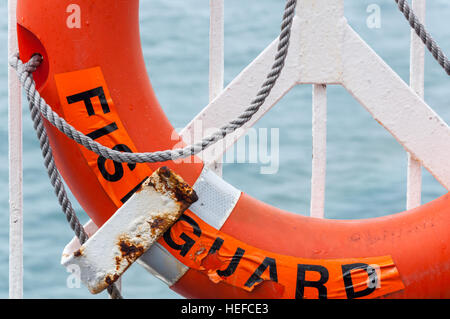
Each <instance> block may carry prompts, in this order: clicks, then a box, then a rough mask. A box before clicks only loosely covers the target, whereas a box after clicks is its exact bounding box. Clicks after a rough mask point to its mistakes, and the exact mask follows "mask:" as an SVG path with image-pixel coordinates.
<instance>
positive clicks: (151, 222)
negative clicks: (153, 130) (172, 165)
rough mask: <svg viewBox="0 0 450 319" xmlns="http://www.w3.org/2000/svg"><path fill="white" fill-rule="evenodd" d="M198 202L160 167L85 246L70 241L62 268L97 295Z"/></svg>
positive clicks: (168, 171) (171, 175)
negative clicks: (76, 273)
mask: <svg viewBox="0 0 450 319" xmlns="http://www.w3.org/2000/svg"><path fill="white" fill-rule="evenodd" d="M197 199H198V197H197V195H196V193H195V191H194V190H193V189H192V188H191V187H190V186H189V185H188V184H186V183H185V182H184V181H183V179H182V178H181V177H180V176H178V175H177V174H175V173H174V172H173V171H171V170H170V169H168V168H166V167H161V168H159V169H158V170H157V171H155V172H154V173H153V174H152V175H151V176H150V177H149V178H148V179H147V180H146V181H145V182H144V183H143V184H142V186H141V188H140V189H139V190H138V191H137V192H136V193H135V194H134V195H133V196H132V197H131V198H130V199H129V200H128V201H127V202H126V203H125V204H124V205H123V206H122V207H121V208H120V209H119V210H117V212H116V213H115V214H114V215H113V216H112V217H111V218H110V219H109V220H108V221H107V222H106V223H105V224H104V225H103V226H102V227H101V228H100V229H99V230H97V231H96V232H95V234H93V236H92V237H90V238H89V240H88V241H87V242H86V243H85V244H84V245H82V246H81V247H80V243H79V242H78V240H77V239H74V240H72V242H71V243H69V244H68V245H67V246H66V248H65V249H64V252H63V256H62V260H61V263H62V264H63V265H64V266H66V267H68V268H69V267H70V268H72V267H73V266H74V265H76V266H78V267H79V268H80V269H79V270H80V277H81V278H80V279H81V281H82V282H83V283H84V284H85V285H86V286H87V287H88V289H89V290H90V291H91V293H93V294H97V293H99V292H101V291H103V290H104V289H105V288H107V287H108V286H109V285H111V284H112V283H113V282H115V281H116V280H117V279H119V278H120V276H121V275H122V274H123V273H124V272H125V271H126V270H127V269H128V268H129V267H130V266H131V265H132V264H133V263H134V262H135V261H136V260H137V259H138V258H139V257H140V256H141V255H142V254H144V253H145V252H146V251H147V250H148V249H149V248H150V247H151V246H152V245H153V244H154V243H155V242H156V241H157V240H158V239H159V238H160V237H161V236H162V235H163V234H164V232H165V231H167V230H168V229H169V228H170V226H171V225H173V224H174V223H175V222H176V221H177V220H178V218H179V217H180V216H181V214H182V213H183V212H184V211H185V210H186V209H187V208H188V207H189V206H190V205H191V204H192V203H194V202H195V201H197ZM87 231H88V232H89V230H87ZM72 269H73V268H72Z"/></svg>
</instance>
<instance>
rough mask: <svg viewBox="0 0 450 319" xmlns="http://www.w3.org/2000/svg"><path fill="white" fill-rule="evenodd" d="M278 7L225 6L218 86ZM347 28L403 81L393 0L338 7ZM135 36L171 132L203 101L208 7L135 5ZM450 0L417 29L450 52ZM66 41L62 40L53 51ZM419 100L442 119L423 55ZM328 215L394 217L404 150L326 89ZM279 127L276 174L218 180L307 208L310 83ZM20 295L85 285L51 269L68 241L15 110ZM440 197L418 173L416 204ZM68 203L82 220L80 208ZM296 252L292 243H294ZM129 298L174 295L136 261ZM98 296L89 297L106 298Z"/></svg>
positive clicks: (82, 293) (339, 91)
mask: <svg viewBox="0 0 450 319" xmlns="http://www.w3.org/2000/svg"><path fill="white" fill-rule="evenodd" d="M370 4H376V5H379V7H380V8H381V28H379V29H377V28H375V29H371V28H369V27H368V26H367V24H366V19H367V17H368V16H369V13H367V12H366V9H367V7H368V6H369V5H370ZM283 6H284V1H282V0H258V1H257V0H245V1H242V0H226V1H225V83H226V84H227V83H229V82H230V81H231V80H232V79H233V78H234V77H235V76H236V75H238V74H239V72H240V71H241V70H242V69H243V68H244V67H245V66H246V65H247V64H248V63H250V62H251V61H252V60H253V59H254V58H255V57H256V56H257V55H258V54H259V53H260V52H261V50H263V49H264V48H265V47H266V46H267V45H268V44H269V43H270V42H271V41H272V40H273V39H275V38H276V37H277V35H278V32H279V24H280V20H281V16H282V12H283ZM345 9H346V17H347V18H348V20H349V23H350V25H351V26H352V27H353V28H354V29H355V30H356V31H357V32H358V33H359V34H360V35H361V36H362V38H363V39H364V40H366V41H367V42H368V43H369V44H370V45H371V46H372V47H373V49H374V50H375V51H376V52H377V53H378V54H379V55H380V56H381V57H382V58H383V59H385V61H386V62H387V63H388V64H389V65H390V66H391V67H392V68H393V69H394V70H395V71H396V72H398V74H399V75H400V76H401V77H402V78H403V80H405V81H406V82H408V81H409V56H410V54H409V39H410V28H409V26H408V24H407V23H406V20H405V19H404V18H403V16H402V15H401V14H400V13H399V12H398V10H397V8H396V5H395V2H394V0H379V1H375V0H347V1H346V6H345ZM0 16H1V17H2V19H1V20H0V43H2V45H0V55H1V57H2V59H0V105H1V108H0V121H1V122H0V141H1V143H0V183H1V185H0V187H1V190H2V191H1V192H0V210H1V211H2V212H3V213H2V214H0V225H1V226H0V242H1V243H2V245H0V298H6V297H7V296H8V231H9V226H8V225H9V217H8V139H7V134H8V132H7V114H8V110H7V1H1V2H0ZM140 18H141V36H142V44H143V50H144V55H145V59H146V63H147V71H148V72H149V74H150V77H151V79H152V84H153V86H154V89H155V91H156V92H157V95H158V98H159V100H160V102H161V104H162V106H163V108H164V110H165V112H166V113H167V115H168V117H169V119H170V120H171V122H172V123H173V125H174V127H183V126H185V125H186V124H187V123H188V122H189V121H190V119H191V118H192V117H193V116H194V115H195V114H197V113H198V112H199V111H200V110H201V109H202V108H203V107H204V106H205V105H207V102H208V48H209V38H208V33H209V27H208V26H209V1H207V0H171V1H164V0H145V1H141V14H140ZM449 18H450V1H448V0H432V1H428V11H427V25H428V27H429V30H430V31H431V32H432V34H433V35H434V37H435V38H436V40H437V42H438V43H440V45H441V46H442V47H443V49H444V50H445V51H446V52H447V53H449V52H450V28H449V22H448V19H449ZM63 45H64V44H63V43H62V44H61V46H63ZM425 81H426V84H425V85H426V90H425V94H426V98H425V99H426V101H427V102H428V103H429V104H430V105H431V106H432V107H433V108H434V109H435V110H436V111H437V112H438V113H439V114H440V116H441V117H442V118H443V119H444V120H445V121H447V123H448V122H450V107H449V106H450V105H449V102H448V101H449V98H450V91H449V87H450V80H449V79H448V77H447V76H446V75H445V73H444V72H443V71H442V69H441V68H440V67H439V66H438V65H437V64H436V63H435V61H434V60H432V58H431V56H430V54H428V53H427V55H426V76H425ZM328 101H329V106H328V112H329V118H328V143H329V144H328V175H327V189H326V217H327V218H343V219H353V218H367V217H376V216H382V215H386V214H393V213H396V212H400V211H403V210H404V208H405V202H406V195H405V194H406V154H405V152H404V150H403V149H402V147H401V146H400V145H399V144H398V143H397V142H396V141H395V140H394V139H393V138H392V137H391V136H390V135H389V133H387V132H386V131H385V130H384V129H383V128H382V127H381V126H380V125H379V124H378V123H377V122H376V121H374V120H373V118H371V116H370V115H369V113H368V112H366V111H365V109H364V108H363V107H361V106H360V105H359V104H358V103H357V102H356V101H355V100H353V99H352V97H351V96H350V95H349V94H348V93H347V92H346V91H345V90H344V89H343V88H342V87H338V86H330V87H329V90H328ZM257 127H261V128H279V129H280V169H279V171H278V173H277V174H274V175H261V174H260V173H259V169H260V165H258V164H225V167H224V177H225V179H226V180H227V181H228V182H230V183H232V184H233V185H235V186H236V187H237V188H239V189H242V190H243V191H245V192H247V193H249V194H250V195H252V196H255V197H257V198H259V199H262V200H264V201H266V202H268V203H270V204H273V205H275V206H278V207H280V208H283V209H286V210H290V211H294V212H297V213H301V214H305V213H306V212H308V210H309V194H310V175H311V86H310V85H304V86H298V87H295V88H294V89H293V90H292V91H291V92H290V93H288V94H287V96H285V97H284V99H283V100H282V101H281V102H280V103H279V104H278V105H277V106H276V107H274V108H273V109H272V110H271V111H270V112H269V113H268V115H267V116H266V117H264V118H263V119H262V120H261V121H260V122H259V123H258V125H257ZM23 164H24V264H25V266H24V274H25V275H24V296H25V298H91V295H90V294H89V293H88V292H87V290H86V289H85V288H84V287H81V288H79V289H76V288H75V289H69V288H67V285H66V280H67V277H68V275H69V274H68V273H67V272H66V271H65V269H64V268H63V267H62V266H61V265H60V256H61V251H62V249H63V247H64V246H65V244H66V243H67V242H68V241H69V240H70V239H71V238H72V233H71V231H70V229H69V227H68V225H67V223H66V221H65V218H64V217H63V216H62V214H61V212H60V209H59V206H58V204H57V201H56V199H55V197H54V194H53V191H52V189H51V187H50V184H49V182H48V178H47V175H46V172H45V170H44V167H43V163H42V158H41V155H40V150H39V147H38V143H37V141H36V138H35V133H34V131H33V129H32V126H31V122H30V120H29V113H28V109H27V107H26V105H24V162H23ZM444 193H445V190H444V188H443V187H442V186H440V185H439V184H438V183H437V182H436V181H435V180H434V179H433V177H431V175H430V174H429V173H428V172H426V171H424V177H423V202H428V201H430V200H433V199H435V198H436V197H438V196H440V195H443V194H444ZM75 208H76V210H77V211H78V212H79V214H80V215H81V216H82V221H83V222H85V221H86V220H87V218H86V217H85V214H84V213H83V212H82V210H81V208H80V207H79V205H78V204H76V203H75ZM298 244H299V245H301V244H302V243H298ZM123 293H124V296H125V297H128V298H180V296H178V295H177V294H176V293H174V292H172V291H171V290H170V289H168V288H167V286H166V285H165V284H163V283H162V282H160V281H159V280H158V279H156V278H154V277H152V276H151V275H150V274H148V273H146V271H145V270H143V269H142V268H141V267H140V266H139V265H134V266H133V267H131V268H130V270H129V271H128V272H127V273H126V275H125V276H124V278H123ZM105 297H106V295H105V294H104V293H103V294H100V295H98V296H95V298H105Z"/></svg>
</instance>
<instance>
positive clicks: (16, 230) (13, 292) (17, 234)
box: [8, 0, 23, 299]
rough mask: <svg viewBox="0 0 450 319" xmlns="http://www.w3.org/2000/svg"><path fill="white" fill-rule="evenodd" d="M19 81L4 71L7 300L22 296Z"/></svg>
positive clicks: (12, 11) (11, 19) (11, 30)
mask: <svg viewBox="0 0 450 319" xmlns="http://www.w3.org/2000/svg"><path fill="white" fill-rule="evenodd" d="M16 5H17V0H8V55H11V54H14V53H16V52H17V51H18V49H17V32H16V25H17V24H16ZM20 92H21V90H20V84H19V79H18V78H17V76H16V73H15V71H14V70H13V69H12V68H8V105H9V113H8V133H9V138H8V143H9V144H8V145H9V214H10V217H9V218H10V224H9V225H10V227H9V297H10V298H12V299H19V298H22V297H23V288H22V286H23V284H22V281H23V196H22V194H23V193H22V174H23V168H22V102H21V93H20Z"/></svg>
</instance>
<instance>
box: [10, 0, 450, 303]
mask: <svg viewBox="0 0 450 319" xmlns="http://www.w3.org/2000/svg"><path fill="white" fill-rule="evenodd" d="M16 1H17V0H9V1H8V7H9V19H8V22H9V23H8V25H9V30H8V32H9V49H8V52H9V54H12V53H14V52H16V51H17V39H16V21H15V17H16V15H15V7H16ZM343 3H344V0H331V1H330V0H299V3H298V5H297V15H296V17H295V19H294V25H293V29H292V36H291V47H290V51H289V56H288V58H287V61H286V67H285V69H284V71H283V73H282V74H281V76H280V78H279V79H278V82H277V84H276V85H275V87H274V89H273V90H272V94H271V95H270V96H269V97H268V98H267V100H266V103H265V104H264V105H263V106H262V107H261V110H260V111H259V112H258V113H257V114H256V115H255V116H254V117H253V118H252V119H251V120H250V121H249V122H248V123H247V124H246V125H245V126H244V130H239V131H237V132H235V133H234V134H232V136H231V137H229V138H227V143H226V144H225V145H221V144H220V143H218V144H217V145H215V146H213V147H214V148H216V149H215V150H214V151H213V152H211V154H214V156H212V157H207V156H206V157H204V160H205V161H206V163H207V164H208V165H210V166H211V167H213V169H214V170H215V171H216V172H217V173H218V174H221V171H222V169H221V164H220V163H221V158H222V156H223V154H224V152H225V151H226V149H227V148H228V147H230V146H231V145H232V144H233V143H234V142H235V141H236V140H237V139H238V138H240V137H242V136H243V135H244V134H245V133H246V130H248V129H249V128H250V127H251V126H253V125H254V124H255V123H256V122H257V121H258V120H259V119H260V118H261V117H262V116H263V115H264V114H265V113H266V112H267V111H268V110H269V109H270V108H271V107H272V106H273V105H274V104H276V103H277V101H278V100H279V99H281V98H282V97H283V96H284V95H285V94H286V93H287V92H288V91H289V90H290V89H291V88H292V87H294V86H295V85H298V84H313V119H312V121H313V126H312V130H313V132H312V137H313V161H312V178H311V212H310V214H311V216H314V217H318V218H323V217H324V203H325V185H326V148H327V147H326V146H327V140H326V136H327V98H326V85H327V84H342V85H343V86H344V87H345V88H346V89H347V90H348V91H349V92H350V93H351V94H353V96H354V97H355V98H356V99H357V100H358V101H359V102H360V103H361V104H362V105H363V106H364V107H365V108H367V109H368V111H369V112H370V113H371V114H372V115H373V116H374V117H375V118H376V119H377V120H378V121H379V122H380V123H381V124H382V125H383V126H384V127H385V128H386V129H387V130H388V131H389V132H390V133H391V134H392V135H393V136H394V137H395V138H396V139H397V140H398V141H399V142H400V143H401V144H402V145H403V146H404V147H405V149H406V150H407V151H409V152H410V153H409V154H414V155H409V163H408V194H407V198H408V201H407V207H408V208H412V207H416V206H418V205H420V193H421V172H420V171H421V165H420V163H419V160H416V159H420V162H421V163H423V165H424V166H425V168H427V169H428V170H429V171H430V172H431V173H432V174H433V176H435V177H436V179H437V180H438V181H439V182H440V183H441V184H442V185H444V187H446V188H447V189H449V188H450V169H449V168H445V167H444V166H445V165H443V164H442V163H446V162H447V159H448V158H449V157H450V154H449V152H450V138H449V136H450V134H449V128H448V126H447V124H446V123H445V122H442V120H440V118H439V117H438V116H437V115H436V114H435V113H434V112H433V111H432V110H431V108H429V107H428V105H426V103H425V102H424V101H423V99H421V98H419V96H420V97H423V78H424V67H423V65H424V62H423V61H424V48H423V44H422V43H421V42H420V40H419V39H418V37H417V36H416V35H415V33H413V32H412V36H411V39H412V40H411V88H408V87H407V86H406V85H405V83H404V82H403V81H402V80H401V79H400V78H399V77H398V76H397V75H396V74H395V73H394V72H393V71H392V70H391V69H390V68H389V67H388V66H387V65H386V64H385V63H384V62H383V61H382V60H381V59H380V58H379V57H378V56H377V55H376V54H375V53H374V52H373V51H372V50H371V49H370V48H369V47H368V46H367V45H366V44H365V43H364V42H363V40H361V39H360V38H359V37H358V35H357V34H356V33H355V32H354V31H353V30H352V29H351V28H350V27H349V26H348V25H347V23H346V20H345V18H344V12H343V10H344V7H343ZM321 8H327V10H323V9H321ZM413 8H414V10H415V11H416V13H417V15H418V16H419V17H420V18H421V19H424V17H425V0H413ZM210 10H211V18H210V41H211V43H210V77H209V79H210V85H209V90H210V92H209V99H210V103H209V105H208V106H206V107H205V108H204V109H203V110H202V111H201V112H200V114H198V115H197V116H196V117H195V118H194V119H193V120H192V122H191V123H190V124H189V125H188V126H187V127H186V128H185V129H184V130H182V132H181V135H182V136H184V137H190V136H194V135H193V134H192V131H193V129H194V127H195V123H196V121H201V123H202V124H201V125H202V127H203V128H204V131H207V129H208V128H218V127H221V126H222V124H224V123H226V122H228V121H230V120H232V119H233V118H235V117H236V116H237V115H239V114H240V113H241V112H242V111H243V110H244V109H245V108H246V107H247V105H248V104H249V102H250V101H251V99H252V98H253V97H254V96H255V94H256V92H257V90H258V89H259V87H260V85H261V84H262V81H263V80H264V79H265V75H266V73H267V66H269V65H270V64H271V62H272V60H273V56H274V52H275V50H276V45H277V40H274V41H273V42H272V44H271V45H270V46H269V47H268V48H266V49H265V50H264V51H263V52H262V53H261V54H260V55H259V56H258V57H257V58H256V59H255V61H253V62H252V63H251V64H250V65H249V66H248V67H247V68H245V69H244V70H243V71H242V72H241V74H239V75H238V76H237V77H236V78H235V79H234V80H233V81H232V82H231V83H230V84H229V85H228V87H226V88H225V89H223V83H224V82H223V81H224V80H223V77H224V72H223V68H224V0H210ZM305 21H308V23H307V24H305V23H304V22H305ZM422 21H423V20H422ZM324 53H325V54H324ZM354 64H357V65H358V66H359V67H360V68H363V69H364V70H359V69H358V66H355V65H354ZM324 66H328V67H324ZM8 75H9V81H8V90H9V155H10V157H9V158H10V163H9V165H10V166H9V171H10V181H9V191H10V216H11V217H10V219H11V223H10V273H9V276H10V298H22V296H23V291H22V278H23V265H22V253H23V248H22V242H23V240H22V237H23V236H22V201H23V199H22V122H21V118H22V114H21V100H20V87H19V84H18V81H17V78H16V76H15V74H14V72H13V71H12V69H11V68H10V69H9V73H8ZM251 79H252V81H251ZM255 79H256V80H255ZM369 80H370V81H371V82H372V84H371V85H372V87H370V90H369V89H368V88H367V87H366V86H364V81H366V82H367V81H369ZM386 87H388V88H389V89H390V91H391V92H392V94H391V95H387V94H385V91H384V90H385V89H386ZM414 92H416V93H417V94H418V95H416V94H414ZM400 102H401V103H400ZM404 106H407V107H411V108H412V107H414V109H415V112H414V114H413V115H412V116H409V117H408V120H405V119H403V118H402V116H399V115H402V114H406V113H408V110H403V109H402V108H404ZM393 117H395V120H394V121H393V120H392V118H393ZM429 118H432V119H435V121H429ZM416 125H418V126H420V127H421V128H422V131H421V132H420V133H422V134H423V135H424V138H422V139H420V141H417V139H415V138H414V136H415V134H417V133H418V132H414V131H413V130H412V129H411V126H413V127H414V126H416ZM436 136H439V137H440V138H439V139H436V138H435V137H436ZM188 139H189V138H188ZM435 150H440V152H436V151H435ZM438 153H439V154H438Z"/></svg>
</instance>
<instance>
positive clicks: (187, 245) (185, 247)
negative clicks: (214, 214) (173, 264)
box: [163, 214, 202, 257]
mask: <svg viewBox="0 0 450 319" xmlns="http://www.w3.org/2000/svg"><path fill="white" fill-rule="evenodd" d="M180 220H184V221H185V222H187V223H188V224H189V225H191V226H192V228H193V230H194V235H195V236H197V237H200V236H201V235H202V230H201V229H200V226H199V225H198V224H197V222H196V221H195V220H193V219H192V218H191V217H189V216H186V215H184V214H183V215H181V217H180V219H179V221H180ZM174 225H176V223H175V224H174ZM172 227H173V226H172ZM163 238H164V240H165V241H166V243H167V245H169V247H171V248H172V249H175V250H179V251H180V255H181V256H183V257H184V256H186V254H187V253H188V252H189V250H190V249H191V248H192V246H194V244H195V240H194V239H192V238H191V237H189V236H188V235H186V234H185V233H182V234H181V235H180V238H181V239H182V240H183V241H184V244H182V245H179V244H177V243H176V242H174V240H173V239H172V237H171V236H170V229H169V230H168V231H166V232H165V233H164V235H163Z"/></svg>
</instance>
